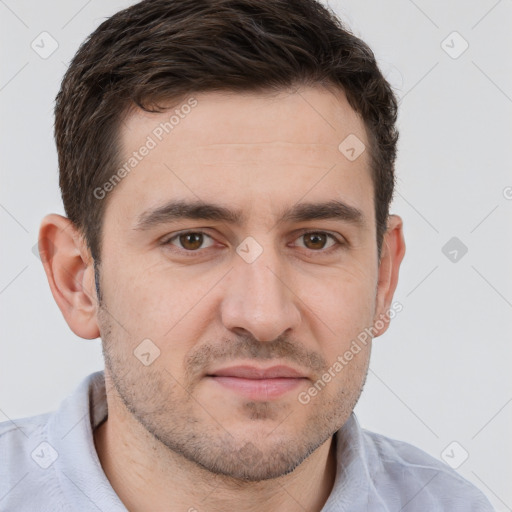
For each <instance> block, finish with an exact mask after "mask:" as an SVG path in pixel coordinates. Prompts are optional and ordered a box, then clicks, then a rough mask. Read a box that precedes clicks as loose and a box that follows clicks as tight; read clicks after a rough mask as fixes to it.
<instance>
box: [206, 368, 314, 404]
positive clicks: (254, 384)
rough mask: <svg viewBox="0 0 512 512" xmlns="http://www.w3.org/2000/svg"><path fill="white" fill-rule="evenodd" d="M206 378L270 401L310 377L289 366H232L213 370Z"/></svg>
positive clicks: (216, 383) (248, 396)
mask: <svg viewBox="0 0 512 512" xmlns="http://www.w3.org/2000/svg"><path fill="white" fill-rule="evenodd" d="M206 378H207V379H208V380H209V381H211V382H212V383H214V384H215V385H218V386H221V387H222V388H224V389H227V390H229V391H231V392H234V393H237V394H239V395H242V396H244V397H245V398H248V399H250V400H256V401H268V400H274V399H277V398H279V397H282V396H283V395H285V394H286V393H288V392H290V391H292V390H294V389H296V388H297V387H299V386H301V385H303V384H304V383H305V382H306V381H307V380H308V378H307V377H306V376H305V375H304V374H302V373H300V372H299V371H297V370H295V369H294V368H291V367H289V366H283V365H281V366H272V367H270V368H258V367H256V366H232V367H229V368H222V369H219V370H215V371H212V372H211V373H209V374H207V375H206Z"/></svg>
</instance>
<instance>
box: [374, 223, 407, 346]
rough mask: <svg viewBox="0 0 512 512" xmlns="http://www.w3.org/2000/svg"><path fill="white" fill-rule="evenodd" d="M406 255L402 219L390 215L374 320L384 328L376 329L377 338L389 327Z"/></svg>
mask: <svg viewBox="0 0 512 512" xmlns="http://www.w3.org/2000/svg"><path fill="white" fill-rule="evenodd" d="M404 255H405V241H404V234H403V222H402V219H401V218H400V217H399V216H398V215H390V216H389V219H388V228H387V230H386V233H385V234H384V239H383V241H382V253H381V259H380V263H379V277H378V285H377V301H376V308H375V318H374V325H376V326H379V325H381V326H382V327H381V328H380V329H377V328H376V334H375V337H377V336H380V335H381V334H384V333H385V332H386V330H387V328H388V326H389V316H388V311H389V309H390V307H391V301H392V300H393V295H394V293H395V290H396V287H397V284H398V274H399V271H400V264H401V263H402V260H403V258H404ZM385 318H387V321H383V319H385ZM383 324H384V325H383Z"/></svg>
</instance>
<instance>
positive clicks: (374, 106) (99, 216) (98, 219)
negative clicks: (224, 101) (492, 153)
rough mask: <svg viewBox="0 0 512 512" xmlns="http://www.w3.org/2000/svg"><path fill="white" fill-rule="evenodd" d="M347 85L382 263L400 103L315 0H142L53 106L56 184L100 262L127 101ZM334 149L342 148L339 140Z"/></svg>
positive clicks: (151, 104) (98, 41)
mask: <svg viewBox="0 0 512 512" xmlns="http://www.w3.org/2000/svg"><path fill="white" fill-rule="evenodd" d="M318 84H323V85H328V86H334V87H337V88H340V89H342V90H343V91H344V92H345V94H346V96H347V99H348V101H349V103H350V105H351V107H352V108H353V109H354V110H355V111H356V112H358V113H359V114H360V115H361V117H362V118H363V120H364V123H365V127H366V132H367V134H368V139H369V142H370V148H369V153H370V156H371V167H372V168H371V172H372V179H373V184H374V201H375V217H376V231H377V247H378V253H379V257H380V250H381V244H382V237H383V234H384V232H385V230H386V224H387V219H388V215H389V205H390V203H391V200H392V196H393V189H394V184H395V178H394V161H395V157H396V144H397V140H398V132H397V130H396V127H395V123H396V117H397V101H396V98H395V96H394V93H393V91H392V89H391V87H390V85H389V84H388V82H387V81H386V80H385V78H384V77H383V75H382V74H381V72H380V71H379V68H378V65H377V63H376V60H375V57H374V54H373V52H372V51H371V49H370V48H369V47H368V46H367V45H366V44H365V43H364V42H363V41H361V40H360V39H359V38H357V37H356V36H354V35H353V34H352V33H351V32H350V31H348V30H347V29H346V28H345V27H344V26H343V25H342V23H341V21H340V20H339V19H338V18H337V16H336V15H335V14H334V13H333V12H332V11H331V10H330V9H329V8H328V7H325V6H323V5H322V4H320V3H319V2H318V1H316V0H144V1H142V2H140V3H137V4H136V5H133V6H131V7H129V8H127V9H125V10H123V11H120V12H118V13H116V14H115V15H113V16H112V17H110V18H108V19H107V20H106V21H104V22H103V23H102V24H101V25H100V26H99V27H98V28H97V29H96V30H95V31H94V32H93V33H92V34H91V35H90V36H89V38H88V39H87V40H86V41H85V42H84V43H83V44H82V46H81V47H80V49H79V50H78V52H77V54H76V55H75V57H74V58H73V60H72V62H71V64H70V66H69V69H68V70H67V72H66V74H65V76H64V79H63V81H62V86H61V89H60V91H59V93H58V95H57V98H56V106H55V139H56V143H57V151H58V157H59V173H60V179H59V183H60V188H61V192H62V198H63V202H64V208H65V211H66V214H67V216H68V217H69V219H70V220H71V221H72V222H73V223H74V224H75V225H76V226H77V227H78V228H79V230H80V231H81V232H82V233H83V235H84V236H85V239H86V242H87V245H88V247H89V249H90V251H91V254H92V257H93V258H94V260H95V262H96V263H99V261H100V253H101V231H102V221H103V214H104V211H105V206H106V203H107V199H108V198H107V199H105V200H99V199H97V198H96V197H95V195H94V194H93V190H94V189H95V188H97V187H98V186H101V185H102V184H103V183H105V182H106V181H107V180H108V178H109V177H110V176H112V175H113V174H114V172H115V171H116V169H117V168H118V166H119V162H120V158H119V156H120V155H119V144H118V142H119V132H120V122H121V119H122V116H123V115H124V113H126V112H127V111H128V110H129V109H130V108H132V107H133V106H139V107H141V108H143V109H145V110H148V111H158V110H159V109H160V107H159V106H158V105H159V102H165V101H168V100H170V99H174V100H180V99H182V98H184V97H186V96H187V95H190V94H192V93H196V92H208V91H234V92H246V91H256V92H257V91H262V92H263V91H276V92H278V91H281V90H285V89H290V88H291V87H293V86H300V85H318ZM340 142H341V141H340Z"/></svg>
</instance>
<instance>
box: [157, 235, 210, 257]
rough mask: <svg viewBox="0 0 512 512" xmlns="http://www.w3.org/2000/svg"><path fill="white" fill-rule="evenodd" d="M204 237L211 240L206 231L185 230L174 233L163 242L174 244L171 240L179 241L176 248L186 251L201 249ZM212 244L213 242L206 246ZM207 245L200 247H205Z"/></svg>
mask: <svg viewBox="0 0 512 512" xmlns="http://www.w3.org/2000/svg"><path fill="white" fill-rule="evenodd" d="M205 237H206V238H209V239H210V240H213V239H212V237H211V236H209V235H207V234H206V233H203V232H202V231H185V232H182V233H178V234H177V235H174V236H172V237H171V238H168V239H167V240H165V241H164V242H163V244H164V245H175V244H174V243H173V241H174V240H176V241H177V242H178V243H179V245H178V248H180V249H183V250H185V251H188V252H196V251H197V250H198V249H201V246H202V245H203V243H204V240H205ZM212 245H213V243H212V244H210V245H208V246H207V247H211V246H212ZM207 247H202V248H203V249H205V248H207Z"/></svg>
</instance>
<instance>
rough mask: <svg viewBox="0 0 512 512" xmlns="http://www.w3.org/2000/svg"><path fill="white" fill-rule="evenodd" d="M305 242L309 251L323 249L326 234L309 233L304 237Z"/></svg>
mask: <svg viewBox="0 0 512 512" xmlns="http://www.w3.org/2000/svg"><path fill="white" fill-rule="evenodd" d="M304 240H305V245H306V247H307V248H308V249H323V248H324V245H325V243H326V241H327V236H326V235H325V234H324V233H307V234H305V235H304Z"/></svg>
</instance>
